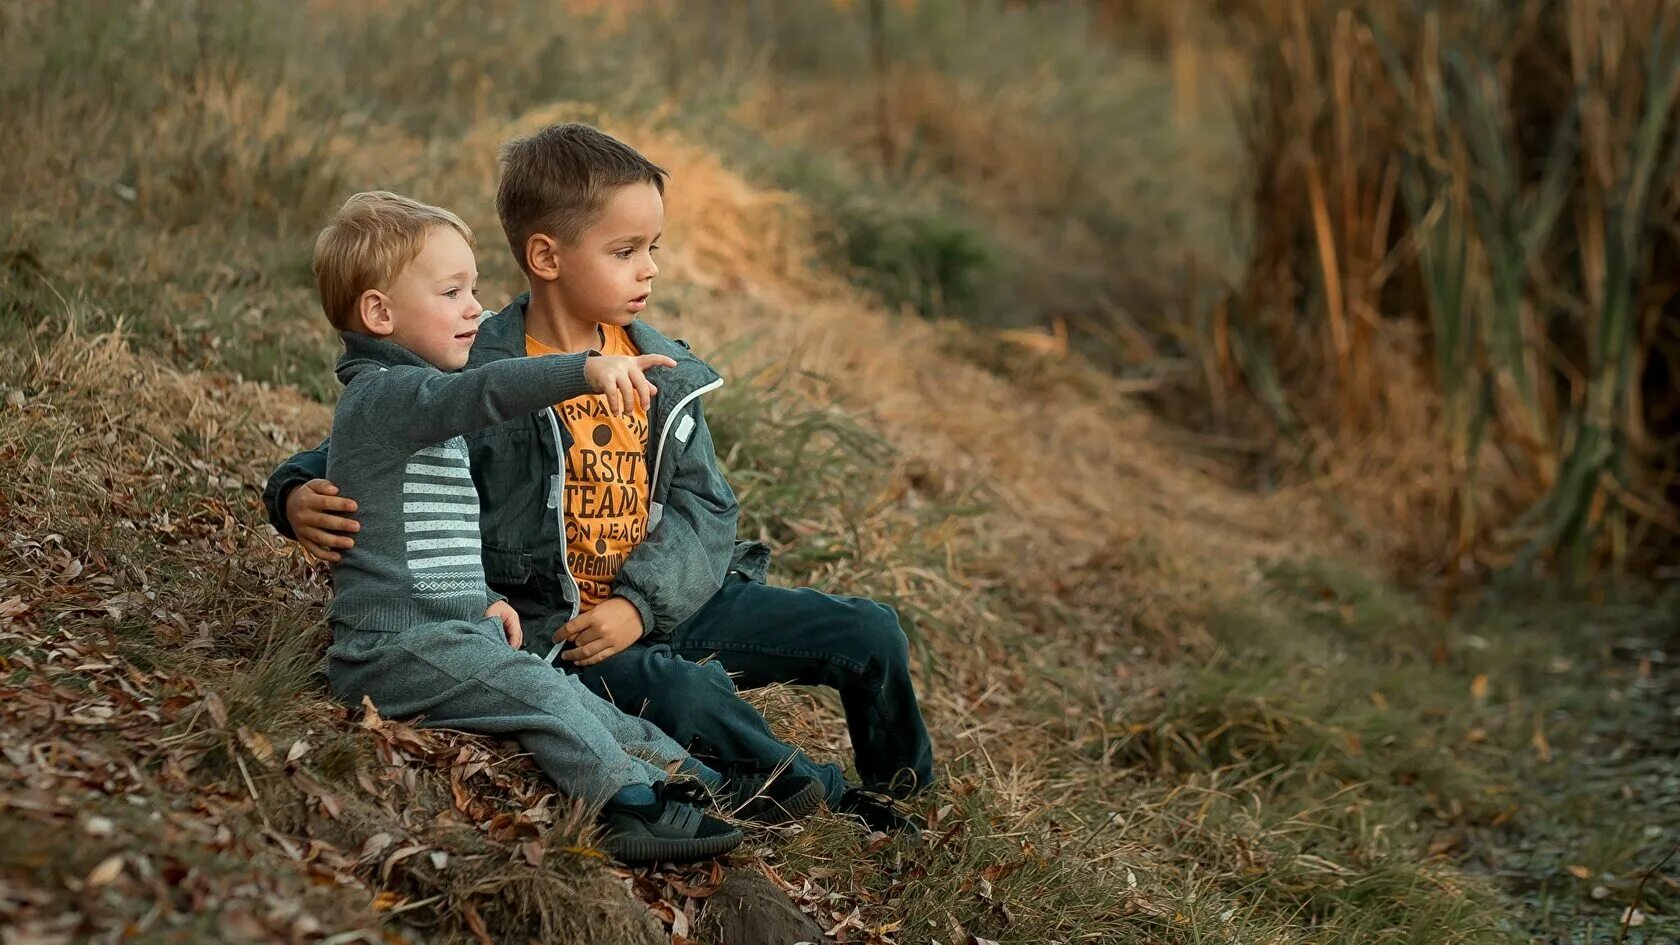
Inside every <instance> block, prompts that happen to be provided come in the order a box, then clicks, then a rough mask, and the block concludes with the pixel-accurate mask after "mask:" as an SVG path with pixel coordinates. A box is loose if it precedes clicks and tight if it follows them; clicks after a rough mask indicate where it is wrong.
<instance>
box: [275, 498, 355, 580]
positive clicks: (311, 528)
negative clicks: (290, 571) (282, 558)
mask: <svg viewBox="0 0 1680 945" xmlns="http://www.w3.org/2000/svg"><path fill="white" fill-rule="evenodd" d="M355 511H356V500H354V499H347V498H345V497H343V496H341V495H339V494H338V487H337V486H335V485H333V484H332V483H331V482H329V481H327V480H325V479H311V480H309V481H308V482H306V483H304V484H303V485H301V486H298V487H296V488H294V489H293V490H292V491H291V492H290V493H288V494H287V496H286V521H287V522H289V523H291V526H292V534H294V535H296V536H297V540H298V544H300V545H302V546H303V550H304V551H307V552H308V553H309V555H310V557H313V558H318V559H320V560H322V561H337V560H339V557H340V555H339V553H338V552H339V551H345V550H348V549H350V548H354V547H355V546H356V539H354V538H351V537H350V535H351V534H354V533H355V532H359V531H361V530H362V525H361V523H360V522H358V521H356V520H355V519H353V518H346V517H345V515H348V514H350V513H353V512H355ZM341 512H342V513H345V515H341V514H338V513H341ZM335 548H336V549H338V551H334V550H333V549H335Z"/></svg>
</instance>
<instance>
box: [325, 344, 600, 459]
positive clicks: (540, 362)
mask: <svg viewBox="0 0 1680 945" xmlns="http://www.w3.org/2000/svg"><path fill="white" fill-rule="evenodd" d="M588 358H589V355H588V354H545V355H541V356H539V357H529V358H506V359H503V360H501V361H492V362H490V363H489V364H485V365H483V366H481V367H476V368H471V369H469V370H465V371H459V372H456V373H454V374H445V373H443V372H441V371H436V370H429V369H427V368H421V367H410V366H399V367H392V368H388V369H386V370H384V371H380V372H379V373H378V374H377V375H376V376H374V377H371V378H369V379H368V381H367V383H368V384H369V385H371V386H370V387H369V388H368V389H367V390H366V392H365V394H364V396H365V398H366V399H367V405H366V407H365V408H364V409H365V410H367V411H370V412H372V414H373V416H375V417H378V418H381V421H382V428H383V430H384V433H385V435H386V436H387V437H388V438H389V439H388V440H387V442H386V445H387V446H390V447H393V448H397V449H401V450H416V449H422V448H424V447H427V446H431V445H433V444H435V443H441V442H443V441H444V440H447V439H449V438H450V437H454V436H462V435H464V434H467V433H472V432H475V431H477V430H482V429H484V428H485V427H489V426H494V425H496V424H498V423H502V422H505V421H507V420H511V419H513V418H514V417H518V416H522V415H524V414H529V413H535V412H537V411H538V410H542V409H544V408H546V407H549V406H552V405H553V404H556V403H558V402H560V401H562V400H570V399H571V398H573V397H578V396H581V395H583V394H587V393H590V386H589V381H588V379H587V378H586V377H585V376H584V362H585V361H586V360H587V359H588ZM358 380H360V378H358ZM348 393H349V392H348V391H346V395H348Z"/></svg>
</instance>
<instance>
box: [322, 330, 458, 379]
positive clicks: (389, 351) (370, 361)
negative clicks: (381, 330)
mask: <svg viewBox="0 0 1680 945" xmlns="http://www.w3.org/2000/svg"><path fill="white" fill-rule="evenodd" d="M338 337H339V340H340V341H343V342H344V353H343V354H341V355H339V356H338V363H337V364H336V365H334V366H333V373H334V374H336V375H338V380H339V383H341V384H349V383H350V381H351V380H353V379H354V378H355V377H356V375H358V374H360V373H362V372H363V371H368V370H375V369H381V368H388V367H396V366H397V365H399V364H408V365H413V366H415V367H426V368H431V369H432V370H434V371H436V370H439V368H438V367H437V365H435V364H432V363H431V362H429V361H427V360H426V359H425V358H422V357H420V356H419V355H417V354H415V353H414V352H412V351H410V350H408V349H407V348H404V347H403V346H402V345H399V344H397V343H396V342H394V341H386V340H385V339H383V338H375V337H373V336H372V335H363V334H359V333H357V332H353V331H341V332H339V333H338Z"/></svg>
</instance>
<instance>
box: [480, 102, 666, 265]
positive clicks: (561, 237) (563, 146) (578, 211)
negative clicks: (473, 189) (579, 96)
mask: <svg viewBox="0 0 1680 945" xmlns="http://www.w3.org/2000/svg"><path fill="white" fill-rule="evenodd" d="M501 159H502V160H501V164H502V178H501V182H500V183H499V184H498V185H497V187H496V215H497V216H498V217H500V218H501V221H502V232H503V233H505V234H506V235H507V241H508V246H509V248H511V249H512V250H513V258H514V259H517V260H518V261H519V268H520V269H523V270H525V271H526V272H527V274H528V273H529V271H530V267H529V266H528V265H527V264H526V261H525V242H526V240H529V239H530V238H531V237H532V236H533V235H535V234H538V233H541V234H544V235H545V236H552V237H553V238H554V239H555V240H557V241H559V242H560V243H561V244H562V245H566V246H570V245H573V244H575V243H576V242H577V240H578V237H580V236H582V235H583V231H584V230H587V229H588V228H589V227H590V225H591V224H593V223H594V222H595V221H596V220H598V219H600V215H601V210H602V209H603V208H604V207H605V206H606V203H607V198H608V197H609V196H611V194H612V192H613V191H614V190H617V189H618V188H620V187H624V186H628V185H630V184H644V183H648V184H652V185H653V186H655V187H657V188H659V192H660V193H662V194H663V193H664V192H665V177H666V173H665V169H664V168H662V167H660V166H659V165H657V164H655V163H653V162H652V161H649V160H648V159H647V158H645V157H643V156H642V155H641V153H640V152H639V151H637V150H636V149H635V148H632V147H630V146H629V145H627V144H625V143H624V142H622V141H620V140H618V139H617V138H614V137H612V136H611V135H608V134H605V133H603V132H601V131H600V130H598V129H596V128H592V127H590V126H589V125H585V124H580V123H577V122H568V123H566V124H561V125H549V126H548V127H547V128H544V129H543V130H541V131H539V132H537V133H536V134H534V135H531V136H530V137H526V138H515V139H514V140H512V141H509V142H508V143H507V144H504V145H502V153H501Z"/></svg>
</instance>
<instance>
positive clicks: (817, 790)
mask: <svg viewBox="0 0 1680 945" xmlns="http://www.w3.org/2000/svg"><path fill="white" fill-rule="evenodd" d="M759 801H760V802H763V803H764V804H765V805H766V806H765V808H764V810H763V811H762V812H760V814H759V816H757V817H742V818H741V819H742V820H749V821H751V822H752V823H755V824H763V825H764V826H766V827H778V826H781V825H782V824H786V823H791V822H793V821H795V820H800V819H802V818H805V817H809V816H811V815H812V814H815V813H816V812H817V808H819V807H821V806H822V802H823V788H822V784H821V783H820V782H817V781H812V782H811V783H809V784H807V785H805V786H804V787H803V788H800V789H799V790H798V791H795V792H794V793H793V795H792V796H790V797H786V798H783V799H782V800H780V801H775V800H771V799H770V798H767V797H764V798H759Z"/></svg>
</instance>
